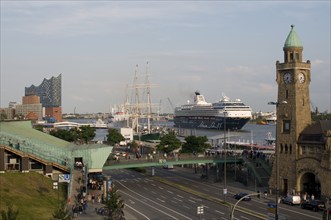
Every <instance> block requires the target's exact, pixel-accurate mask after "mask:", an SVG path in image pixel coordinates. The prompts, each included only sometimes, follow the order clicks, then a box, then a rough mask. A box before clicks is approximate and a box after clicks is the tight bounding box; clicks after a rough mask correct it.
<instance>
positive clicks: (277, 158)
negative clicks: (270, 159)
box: [268, 101, 287, 220]
mask: <svg viewBox="0 0 331 220" xmlns="http://www.w3.org/2000/svg"><path fill="white" fill-rule="evenodd" d="M286 103H287V102H286V101H281V102H268V105H275V106H276V112H278V106H279V104H286ZM278 120H279V118H278V114H277V119H276V138H275V147H276V149H275V154H276V158H275V165H276V200H275V202H276V204H275V205H276V206H275V220H278V219H279V213H278V199H279V147H278V141H277V138H278V136H277V133H278V132H277V131H278V128H279V126H280V125H279V123H278Z"/></svg>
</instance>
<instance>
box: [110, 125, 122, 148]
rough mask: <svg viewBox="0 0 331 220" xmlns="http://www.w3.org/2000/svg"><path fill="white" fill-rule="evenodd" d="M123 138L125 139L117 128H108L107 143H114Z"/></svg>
mask: <svg viewBox="0 0 331 220" xmlns="http://www.w3.org/2000/svg"><path fill="white" fill-rule="evenodd" d="M124 140H125V138H124V137H123V135H122V134H121V133H120V132H119V131H118V130H117V129H115V128H109V129H108V134H107V143H108V144H109V145H115V144H118V143H120V142H121V141H124Z"/></svg>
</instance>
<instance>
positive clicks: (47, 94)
mask: <svg viewBox="0 0 331 220" xmlns="http://www.w3.org/2000/svg"><path fill="white" fill-rule="evenodd" d="M61 85H62V74H59V75H58V76H57V77H54V76H53V77H51V78H50V79H46V78H45V79H44V80H43V82H42V83H41V84H40V85H39V86H35V85H31V86H30V87H25V96H31V95H37V96H39V97H40V103H41V104H42V107H44V108H45V112H47V113H48V114H47V115H46V116H47V117H51V118H55V119H56V121H62V108H61V106H62V95H61V93H62V89H61Z"/></svg>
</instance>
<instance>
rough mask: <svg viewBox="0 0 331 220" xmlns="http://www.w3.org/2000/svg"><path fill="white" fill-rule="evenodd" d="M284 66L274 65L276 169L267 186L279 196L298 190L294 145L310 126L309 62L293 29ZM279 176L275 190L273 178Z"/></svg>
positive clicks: (287, 41) (296, 148)
mask: <svg viewBox="0 0 331 220" xmlns="http://www.w3.org/2000/svg"><path fill="white" fill-rule="evenodd" d="M283 51H284V62H283V63H281V62H279V61H277V62H276V82H277V84H278V98H277V99H278V100H277V102H276V106H277V127H276V138H277V142H276V154H278V156H277V159H278V162H276V164H277V163H278V165H276V166H279V167H278V172H277V171H276V169H277V168H276V166H273V175H272V177H271V179H270V182H269V185H270V187H271V188H274V189H275V188H276V189H278V190H279V192H280V193H281V194H286V193H288V192H293V190H297V189H298V188H300V187H297V184H298V183H297V181H296V180H297V176H296V173H297V172H296V161H297V158H298V156H299V146H298V144H297V142H298V138H299V135H300V133H301V132H302V131H303V130H304V129H305V128H306V127H307V126H309V125H311V111H310V98H309V84H310V80H311V76H310V67H311V65H310V61H309V60H308V61H307V62H303V61H302V51H303V46H302V44H301V41H300V39H299V36H298V35H297V33H296V31H295V29H294V25H291V31H290V33H289V34H288V36H287V38H286V41H285V44H284V47H283ZM277 173H278V178H279V179H278V181H279V182H278V187H276V184H277V183H276V178H275V177H276V176H277Z"/></svg>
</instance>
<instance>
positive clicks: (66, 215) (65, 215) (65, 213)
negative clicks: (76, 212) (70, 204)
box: [53, 201, 72, 220]
mask: <svg viewBox="0 0 331 220" xmlns="http://www.w3.org/2000/svg"><path fill="white" fill-rule="evenodd" d="M53 218H54V219H61V220H70V219H72V216H71V213H70V211H69V209H68V208H67V205H66V201H62V202H61V204H60V205H59V207H58V208H57V209H56V210H55V211H54V212H53Z"/></svg>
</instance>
